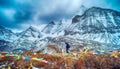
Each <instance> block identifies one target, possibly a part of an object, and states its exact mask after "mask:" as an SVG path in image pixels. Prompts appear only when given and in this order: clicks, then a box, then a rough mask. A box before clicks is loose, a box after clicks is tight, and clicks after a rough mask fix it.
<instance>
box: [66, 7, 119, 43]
mask: <svg viewBox="0 0 120 69" xmlns="http://www.w3.org/2000/svg"><path fill="white" fill-rule="evenodd" d="M70 28H71V30H70V31H72V32H77V33H79V34H80V36H81V39H87V40H93V41H98V42H102V43H109V44H115V45H119V44H120V42H119V40H120V38H119V36H120V12H117V11H114V10H111V9H102V8H99V7H92V8H89V9H88V10H87V11H86V12H85V13H84V14H83V15H76V16H75V17H74V18H73V20H72V24H71V26H70ZM68 31H69V30H68Z"/></svg>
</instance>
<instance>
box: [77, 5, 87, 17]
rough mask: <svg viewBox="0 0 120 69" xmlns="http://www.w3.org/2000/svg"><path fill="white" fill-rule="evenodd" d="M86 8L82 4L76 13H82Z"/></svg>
mask: <svg viewBox="0 0 120 69" xmlns="http://www.w3.org/2000/svg"><path fill="white" fill-rule="evenodd" d="M86 10H87V8H86V7H85V6H84V5H81V6H80V8H79V10H78V12H77V15H82V14H84V12H85V11H86Z"/></svg>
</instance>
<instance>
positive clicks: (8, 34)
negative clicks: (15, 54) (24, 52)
mask: <svg viewBox="0 0 120 69" xmlns="http://www.w3.org/2000/svg"><path fill="white" fill-rule="evenodd" d="M16 38H17V37H16V35H15V34H14V33H13V32H12V31H11V30H9V29H6V28H5V27H3V26H0V40H5V41H10V42H12V41H13V40H15V39H16Z"/></svg>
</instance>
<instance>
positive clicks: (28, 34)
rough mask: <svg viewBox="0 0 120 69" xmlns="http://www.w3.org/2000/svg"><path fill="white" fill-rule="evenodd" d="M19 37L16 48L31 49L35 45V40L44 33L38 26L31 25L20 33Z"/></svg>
mask: <svg viewBox="0 0 120 69" xmlns="http://www.w3.org/2000/svg"><path fill="white" fill-rule="evenodd" d="M18 37H19V38H18V39H17V40H16V41H15V42H14V45H15V48H14V50H15V51H17V50H31V49H33V48H34V47H35V42H36V41H37V40H39V39H40V38H41V37H42V34H41V33H40V32H39V30H37V29H36V28H34V27H32V26H30V27H29V28H28V29H26V30H25V31H23V32H21V33H20V34H19V35H18Z"/></svg>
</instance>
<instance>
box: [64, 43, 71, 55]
mask: <svg viewBox="0 0 120 69" xmlns="http://www.w3.org/2000/svg"><path fill="white" fill-rule="evenodd" d="M65 44H66V53H69V48H70V45H69V44H68V43H67V42H65Z"/></svg>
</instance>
